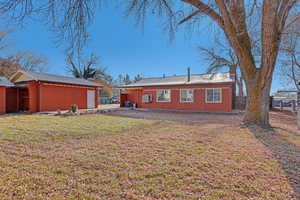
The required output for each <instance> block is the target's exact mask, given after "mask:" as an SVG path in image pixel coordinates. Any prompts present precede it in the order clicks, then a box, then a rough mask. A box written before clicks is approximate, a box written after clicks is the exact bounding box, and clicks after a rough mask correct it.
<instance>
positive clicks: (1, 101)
mask: <svg viewBox="0 0 300 200" xmlns="http://www.w3.org/2000/svg"><path fill="white" fill-rule="evenodd" d="M5 113H6V88H5V87H3V86H0V114H5Z"/></svg>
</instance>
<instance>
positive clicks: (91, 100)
mask: <svg viewBox="0 0 300 200" xmlns="http://www.w3.org/2000/svg"><path fill="white" fill-rule="evenodd" d="M87 106H88V108H95V90H88V91H87Z"/></svg>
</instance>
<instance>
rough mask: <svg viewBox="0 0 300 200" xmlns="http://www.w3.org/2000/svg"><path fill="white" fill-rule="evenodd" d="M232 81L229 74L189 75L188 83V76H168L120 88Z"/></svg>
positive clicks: (147, 79) (148, 79) (144, 79)
mask: <svg viewBox="0 0 300 200" xmlns="http://www.w3.org/2000/svg"><path fill="white" fill-rule="evenodd" d="M233 82H234V80H233V79H232V78H231V77H230V73H229V72H227V73H216V74H194V75H191V79H190V81H188V76H187V75H184V76H168V77H160V78H143V79H142V80H140V81H138V82H136V83H133V84H129V85H125V86H122V87H124V88H126V87H128V88H129V87H144V86H168V85H197V84H212V83H233Z"/></svg>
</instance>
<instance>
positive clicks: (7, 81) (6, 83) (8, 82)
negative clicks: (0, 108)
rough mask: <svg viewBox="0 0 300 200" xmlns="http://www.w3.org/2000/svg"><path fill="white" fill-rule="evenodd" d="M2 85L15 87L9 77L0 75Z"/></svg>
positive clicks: (0, 84)
mask: <svg viewBox="0 0 300 200" xmlns="http://www.w3.org/2000/svg"><path fill="white" fill-rule="evenodd" d="M0 86H5V87H13V86H14V84H13V83H12V82H10V81H9V80H8V79H7V78H5V77H4V76H0Z"/></svg>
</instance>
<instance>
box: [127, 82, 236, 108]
mask: <svg viewBox="0 0 300 200" xmlns="http://www.w3.org/2000/svg"><path fill="white" fill-rule="evenodd" d="M184 88H191V89H194V102H190V103H182V102H180V89H184ZM206 88H221V89H222V102H221V103H206V102H205V89H206ZM157 89H170V90H171V102H157V101H156V90H157ZM144 94H151V95H152V98H153V101H152V103H143V102H142V96H143V95H144ZM128 101H133V102H135V103H136V104H137V107H139V108H152V109H169V110H195V111H212V112H214V111H215V112H217V111H219V112H231V111H232V85H231V84H214V85H212V84H210V85H182V86H160V87H144V88H143V89H137V90H128Z"/></svg>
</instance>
